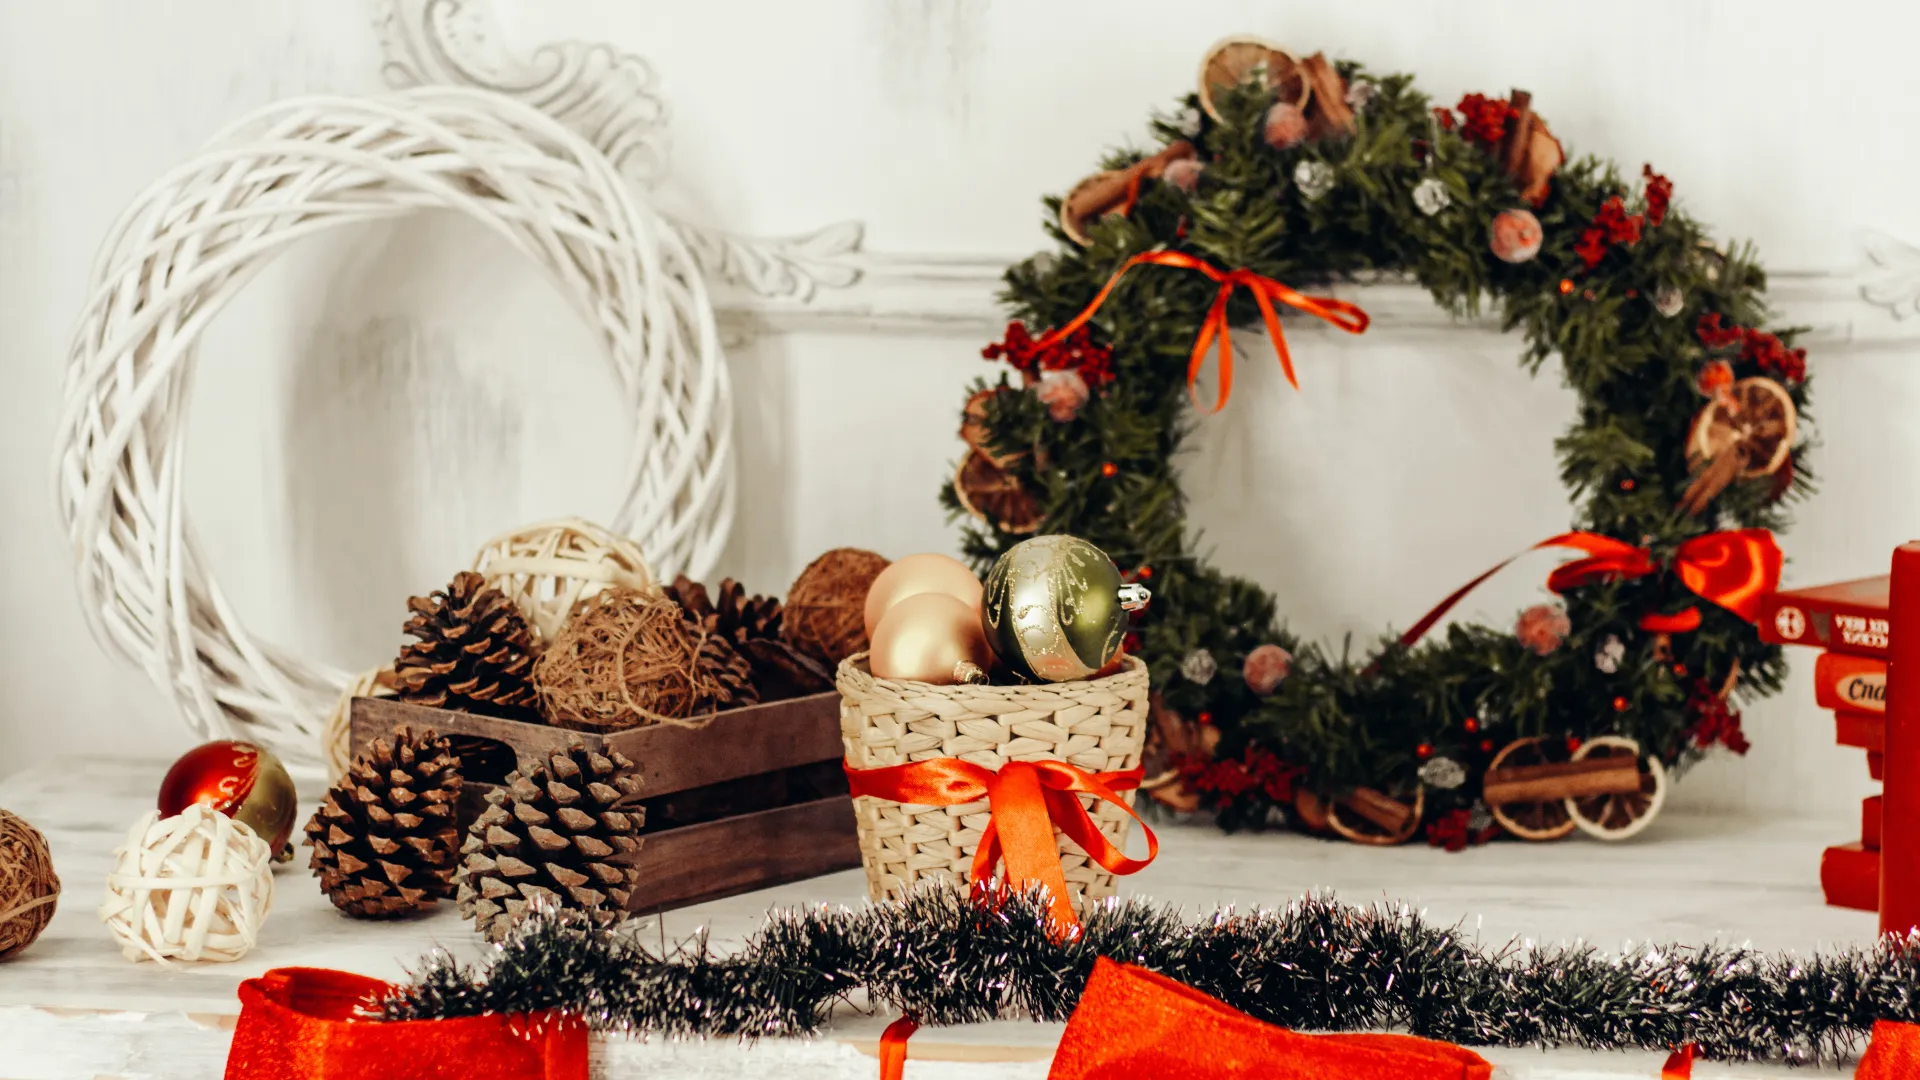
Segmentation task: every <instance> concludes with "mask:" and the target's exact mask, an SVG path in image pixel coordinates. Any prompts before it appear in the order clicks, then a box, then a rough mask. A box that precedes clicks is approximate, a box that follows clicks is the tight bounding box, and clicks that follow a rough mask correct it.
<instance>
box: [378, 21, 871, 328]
mask: <svg viewBox="0 0 1920 1080" xmlns="http://www.w3.org/2000/svg"><path fill="white" fill-rule="evenodd" d="M380 44H381V49H382V51H383V52H384V54H385V57H386V59H385V62H384V63H383V64H382V65H381V71H382V74H383V75H384V76H385V77H386V80H387V82H388V83H389V84H391V85H393V86H395V87H408V86H420V85H428V84H437V85H455V86H474V87H479V88H481V89H485V90H492V91H495V92H498V93H502V94H506V95H509V96H511V97H515V98H518V99H520V100H521V101H524V102H526V103H527V104H529V105H532V106H534V107H535V108H537V109H540V110H541V111H542V112H545V113H546V114H547V115H549V116H552V117H553V118H554V119H556V120H558V121H560V122H561V123H563V124H565V125H567V126H568V127H569V128H572V129H573V130H574V131H575V132H576V133H578V134H579V135H580V136H581V137H583V138H585V139H586V140H587V141H588V142H590V143H592V144H593V145H594V146H595V147H597V148H599V150H600V151H601V152H602V153H604V154H606V155H607V157H608V158H609V159H610V160H611V161H612V162H613V163H614V165H615V167H617V168H618V169H619V170H620V172H621V174H622V175H623V176H625V177H627V178H628V179H629V180H631V181H632V182H633V183H635V184H637V185H639V186H641V187H648V188H650V187H655V186H658V185H660V184H661V183H662V182H663V181H664V180H665V178H666V175H667V167H668V157H669V154H668V149H669V146H668V116H669V112H668V108H667V103H666V99H665V98H663V97H662V96H661V95H660V93H659V89H658V86H657V82H656V79H655V76H654V72H653V67H652V65H650V64H648V63H647V62H646V60H644V59H642V58H641V57H639V56H635V55H633V54H632V53H626V52H621V51H619V50H618V49H615V48H614V47H613V46H611V45H608V44H605V43H595V42H585V41H562V42H555V43H551V44H547V45H542V46H540V47H539V48H536V49H534V50H533V51H532V52H531V53H530V54H528V55H526V56H521V55H520V54H518V53H517V52H516V51H515V50H514V49H513V48H512V47H510V46H509V45H508V44H507V43H506V42H505V41H503V40H502V35H501V33H500V29H499V25H498V22H497V21H496V20H495V19H494V17H493V12H492V9H491V7H490V6H489V5H488V4H487V3H485V2H483V0H382V9H381V17H380ZM674 225H675V228H676V229H677V230H678V231H679V232H680V234H681V236H682V237H683V238H684V239H685V240H686V242H687V246H688V247H689V248H691V249H692V250H693V252H694V256H695V258H696V259H697V260H698V261H699V263H700V267H701V269H702V270H704V271H706V273H707V274H708V275H709V276H710V277H711V278H713V279H714V280H716V281H724V282H727V283H730V284H732V285H734V286H737V287H740V288H742V289H745V290H746V291H747V292H749V293H751V294H752V295H755V296H760V297H766V298H769V299H792V300H800V301H806V300H809V299H811V298H812V297H813V296H814V295H815V294H816V293H817V291H818V290H820V289H822V288H828V289H839V288H845V287H847V286H849V285H851V284H853V283H854V282H855V281H857V280H859V276H860V271H859V268H858V267H857V266H856V265H854V264H853V263H852V262H851V261H850V260H849V259H848V258H847V257H848V256H849V255H851V254H852V253H854V252H856V251H858V250H859V248H860V241H861V237H862V234H863V231H864V226H862V225H861V223H860V222H857V221H843V222H839V223H837V224H834V225H829V226H827V227H825V228H822V229H816V230H814V231H812V232H809V233H805V234H802V235H800V236H790V237H743V236H735V235H733V234H731V233H727V232H724V231H721V230H719V229H714V228H711V227H708V226H705V225H700V224H696V223H693V222H688V221H685V220H678V219H676V220H675V222H674Z"/></svg>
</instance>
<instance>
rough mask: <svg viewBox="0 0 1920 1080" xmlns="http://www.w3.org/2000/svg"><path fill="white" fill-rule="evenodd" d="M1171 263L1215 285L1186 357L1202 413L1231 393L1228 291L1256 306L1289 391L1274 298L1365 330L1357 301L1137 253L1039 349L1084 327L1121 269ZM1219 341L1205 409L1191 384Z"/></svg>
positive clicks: (1186, 258)
mask: <svg viewBox="0 0 1920 1080" xmlns="http://www.w3.org/2000/svg"><path fill="white" fill-rule="evenodd" d="M1147 265H1152V266H1171V267H1174V268H1176V269H1180V270H1192V271H1195V272H1197V273H1201V274H1204V275H1206V276H1207V278H1208V280H1210V281H1213V282H1214V283H1216V284H1218V285H1219V286H1220V288H1219V290H1218V291H1217V292H1215V293H1214V294H1213V303H1212V305H1211V306H1210V307H1208V309H1207V316H1206V318H1205V320H1203V321H1202V322H1201V324H1200V333H1199V335H1198V336H1196V337H1195V338H1194V341H1193V353H1192V355H1191V356H1189V357H1188V360H1187V395H1188V396H1189V397H1190V398H1192V399H1193V406H1194V408H1196V409H1201V410H1202V411H1204V412H1209V413H1216V412H1219V411H1220V410H1221V409H1224V408H1226V406H1227V398H1228V397H1229V396H1231V395H1232V393H1233V344H1232V341H1231V340H1230V331H1231V325H1230V323H1229V320H1228V318H1227V302H1228V301H1229V300H1231V299H1232V298H1233V291H1234V290H1235V289H1238V288H1243V287H1244V288H1246V289H1247V290H1248V291H1250V292H1252V293H1253V302H1254V304H1256V305H1257V306H1258V307H1259V308H1260V319H1261V321H1262V322H1264V323H1265V324H1266V327H1267V336H1268V337H1271V338H1272V339H1273V352H1274V355H1275V356H1277V357H1278V358H1279V359H1280V370H1281V371H1282V372H1285V373H1286V376H1287V382H1288V383H1289V384H1291V385H1292V386H1293V388H1294V389H1295V390H1298V389H1300V380H1299V379H1298V378H1297V377H1296V376H1295V375H1294V371H1293V354H1292V353H1290V352H1289V351H1288V350H1287V338H1286V335H1285V334H1283V333H1281V331H1280V315H1279V312H1278V311H1277V310H1276V309H1275V307H1274V304H1275V303H1276V302H1278V303H1282V304H1285V305H1287V306H1288V307H1291V308H1294V309H1296V310H1299V311H1304V312H1306V313H1307V314H1309V315H1312V316H1315V317H1317V318H1321V319H1325V320H1326V321H1327V322H1330V323H1332V324H1333V325H1335V326H1337V327H1339V328H1340V329H1342V330H1345V331H1346V332H1348V333H1349V334H1360V333H1365V332H1366V329H1367V325H1368V323H1369V322H1370V320H1369V318H1368V316H1367V313H1366V312H1365V311H1363V310H1361V308H1360V307H1359V305H1357V304H1350V303H1348V302H1347V301H1345V300H1336V299H1334V298H1333V297H1331V296H1307V295H1305V294H1303V293H1300V292H1298V291H1296V290H1294V289H1293V288H1291V287H1289V286H1287V285H1283V284H1281V283H1280V282H1278V281H1275V280H1273V279H1272V278H1270V277H1263V276H1261V275H1259V274H1256V273H1254V272H1253V271H1251V270H1249V269H1247V268H1246V267H1244V266H1243V267H1240V268H1238V269H1235V270H1222V269H1220V268H1219V267H1217V266H1214V265H1213V264H1212V263H1210V262H1207V261H1206V260H1205V259H1200V258H1196V257H1195V256H1192V255H1188V254H1186V253H1185V252H1180V251H1143V252H1141V253H1140V254H1138V255H1135V256H1133V257H1132V258H1130V259H1128V260H1127V261H1126V262H1124V263H1121V264H1120V269H1118V270H1115V271H1114V272H1113V276H1112V277H1110V278H1108V279H1107V283H1106V284H1105V285H1103V286H1101V289H1100V292H1099V293H1098V294H1096V295H1095V296H1094V298H1093V302H1092V303H1090V304H1088V305H1087V306H1086V307H1085V308H1083V309H1082V310H1081V312H1080V314H1078V315H1076V316H1074V317H1073V320H1072V321H1071V322H1068V323H1067V324H1066V325H1065V326H1060V327H1056V328H1055V329H1052V330H1049V331H1047V332H1046V333H1045V334H1042V335H1041V336H1040V340H1039V342H1038V345H1039V347H1041V348H1045V347H1047V346H1049V345H1053V344H1055V343H1057V342H1059V341H1060V340H1061V339H1063V338H1065V337H1066V336H1067V335H1068V334H1071V333H1073V332H1074V331H1075V330H1078V329H1080V328H1081V327H1082V326H1085V325H1086V324H1087V323H1088V322H1089V321H1090V320H1091V319H1092V318H1093V316H1094V314H1095V313H1097V312H1098V311H1099V310H1100V307H1101V305H1103V304H1105V303H1106V302H1107V297H1108V296H1110V295H1112V293H1113V290H1114V288H1115V287H1116V286H1118V285H1119V284H1120V279H1121V278H1123V277H1125V276H1126V273H1127V271H1129V270H1131V269H1133V268H1134V267H1136V266H1147ZM1216 340H1217V341H1218V342H1219V344H1220V390H1219V393H1218V395H1217V399H1216V400H1215V401H1214V405H1213V408H1211V409H1207V408H1205V407H1204V406H1202V405H1201V404H1200V400H1199V396H1198V391H1197V390H1196V389H1195V387H1196V386H1197V385H1198V383H1199V381H1200V372H1201V371H1202V369H1204V368H1205V367H1206V364H1207V350H1208V349H1209V348H1211V347H1212V346H1213V344H1214V342H1215V341H1216Z"/></svg>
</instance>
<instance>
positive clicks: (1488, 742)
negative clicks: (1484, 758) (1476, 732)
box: [1480, 739, 1493, 754]
mask: <svg viewBox="0 0 1920 1080" xmlns="http://www.w3.org/2000/svg"><path fill="white" fill-rule="evenodd" d="M1480 752H1481V753H1483V754H1491V753H1493V740H1492V739H1481V740H1480Z"/></svg>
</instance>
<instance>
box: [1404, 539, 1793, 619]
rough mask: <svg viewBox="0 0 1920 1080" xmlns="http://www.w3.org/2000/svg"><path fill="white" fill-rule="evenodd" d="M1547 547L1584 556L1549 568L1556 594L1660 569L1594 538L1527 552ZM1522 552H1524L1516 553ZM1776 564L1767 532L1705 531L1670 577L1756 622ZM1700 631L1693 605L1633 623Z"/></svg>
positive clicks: (1647, 556) (1617, 544)
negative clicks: (1581, 552)
mask: <svg viewBox="0 0 1920 1080" xmlns="http://www.w3.org/2000/svg"><path fill="white" fill-rule="evenodd" d="M1550 547H1560V548H1573V549H1574V550H1576V551H1583V552H1586V557H1585V558H1581V559H1575V560H1573V561H1572V562H1568V563H1564V564H1562V565H1560V566H1558V567H1555V568H1554V571H1553V573H1551V574H1549V575H1547V588H1549V589H1552V590H1553V591H1554V592H1557V593H1564V592H1566V591H1567V590H1568V589H1572V588H1576V587H1578V586H1581V585H1588V584H1591V583H1593V582H1595V581H1603V580H1606V579H1608V578H1613V579H1617V580H1622V581H1627V580H1632V579H1633V578H1641V577H1646V576H1647V575H1648V574H1652V573H1654V572H1656V571H1658V570H1659V569H1660V564H1659V563H1658V562H1657V561H1655V560H1654V557H1653V552H1651V551H1649V550H1647V549H1646V548H1643V547H1635V546H1633V545H1632V544H1629V543H1627V542H1626V541H1624V540H1615V539H1614V538H1613V537H1611V536H1602V535H1600V534H1599V533H1590V532H1569V533H1561V534H1560V535H1559V536H1552V537H1548V538H1547V539H1545V540H1542V541H1540V542H1539V543H1537V544H1535V545H1533V546H1532V547H1530V548H1528V549H1527V551H1539V550H1540V549H1541V548H1550ZM1526 553H1527V552H1526V551H1523V552H1521V553H1520V555H1524V554H1526ZM1520 555H1514V556H1512V557H1511V558H1508V559H1504V560H1502V561H1501V562H1500V563H1499V564H1498V565H1496V566H1495V567H1494V568H1493V569H1491V570H1488V571H1487V572H1486V573H1484V574H1481V575H1480V576H1479V577H1477V578H1474V579H1473V580H1472V581H1469V582H1467V583H1466V584H1465V585H1462V586H1460V587H1459V588H1458V589H1455V590H1454V591H1453V593H1452V595H1450V596H1448V597H1447V598H1446V599H1445V600H1442V601H1440V603H1439V604H1438V605H1437V606H1435V607H1434V609H1433V610H1432V611H1429V612H1427V613H1426V614H1425V615H1422V616H1421V617H1420V621H1419V622H1416V623H1414V624H1413V625H1412V626H1411V627H1409V628H1408V629H1407V632H1406V633H1404V634H1401V635H1400V644H1402V645H1412V644H1413V643H1414V642H1416V641H1419V640H1420V638H1421V637H1423V636H1424V635H1425V634H1426V632H1427V631H1428V630H1431V629H1433V625H1434V624H1435V623H1437V622H1439V621H1440V620H1441V618H1443V617H1444V616H1445V615H1446V613H1447V612H1449V611H1451V610H1453V606H1454V605H1455V604H1457V603H1459V602H1460V601H1461V599H1462V598H1464V597H1465V596H1466V595H1467V594H1468V593H1470V592H1472V591H1473V590H1474V589H1476V588H1478V587H1479V586H1480V583H1481V582H1484V581H1486V580H1487V579H1488V578H1490V577H1492V576H1493V575H1495V574H1497V573H1499V572H1500V571H1502V570H1504V569H1506V567H1507V564H1508V563H1511V562H1513V560H1514V559H1517V558H1519V557H1520ZM1780 563H1781V555H1780V546H1779V545H1778V544H1776V543H1774V542H1773V534H1772V533H1770V532H1768V531H1767V530H1765V529H1741V530H1739V531H1738V532H1714V533H1707V534H1705V535H1704V536H1696V537H1694V538H1693V539H1691V540H1688V541H1686V542H1685V543H1683V544H1681V545H1680V548H1679V550H1678V551H1676V552H1675V553H1674V556H1673V572H1674V573H1675V574H1676V575H1678V576H1679V578H1680V583H1681V584H1682V585H1685V586H1686V587H1687V588H1688V589H1689V590H1691V591H1692V592H1693V593H1694V594H1695V595H1696V596H1698V597H1700V598H1701V599H1702V600H1706V601H1709V602H1711V603H1714V604H1717V605H1719V606H1720V607H1723V608H1726V609H1727V610H1728V611H1731V612H1733V613H1734V614H1735V615H1738V616H1740V617H1741V618H1743V619H1745V620H1747V621H1748V622H1757V621H1759V619H1760V599H1761V598H1762V597H1764V596H1766V595H1767V594H1768V593H1770V592H1773V591H1774V590H1775V589H1776V588H1778V587H1779V584H1780ZM1699 625H1700V609H1699V608H1696V607H1689V608H1687V609H1686V610H1684V611H1679V612H1675V613H1673V614H1671V615H1667V614H1661V613H1659V612H1648V613H1647V614H1645V615H1642V616H1641V617H1640V628H1641V629H1642V630H1650V631H1655V632H1661V631H1664V632H1667V633H1684V632H1686V631H1688V630H1693V629H1696V628H1698V627H1699Z"/></svg>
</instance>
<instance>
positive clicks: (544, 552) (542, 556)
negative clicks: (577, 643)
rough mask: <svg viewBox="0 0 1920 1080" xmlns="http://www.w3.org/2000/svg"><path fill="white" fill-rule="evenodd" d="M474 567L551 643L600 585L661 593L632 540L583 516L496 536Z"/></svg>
mask: <svg viewBox="0 0 1920 1080" xmlns="http://www.w3.org/2000/svg"><path fill="white" fill-rule="evenodd" d="M473 568H474V569H475V570H478V571H479V572H480V573H481V575H482V576H484V577H485V578H486V579H487V584H489V585H491V586H493V587H494V588H496V589H499V590H500V591H501V592H503V593H505V594H507V596H508V597H509V598H511V599H512V600H514V601H515V602H517V603H518V604H519V605H520V610H521V611H522V612H523V613H524V614H525V615H526V617H527V621H528V622H529V623H531V624H533V632H534V633H535V634H536V635H538V636H539V638H540V640H542V641H552V640H553V639H554V638H555V637H556V636H557V635H558V634H559V633H560V628H561V627H562V626H564V625H566V622H567V616H568V613H570V612H571V611H573V606H574V605H575V604H577V603H579V602H580V601H582V600H584V599H586V598H587V597H589V596H592V595H594V594H595V593H598V592H599V591H600V590H602V589H607V588H621V589H632V590H634V591H636V592H642V593H647V594H649V595H652V596H658V595H660V585H659V583H658V582H656V581H654V579H653V573H652V571H650V570H648V569H647V561H646V559H645V558H644V557H643V556H642V555H641V554H640V548H639V547H638V546H637V545H635V544H634V542H633V541H631V540H629V539H627V538H626V537H624V536H621V535H619V534H618V533H614V532H611V531H609V530H607V529H603V528H601V527H600V526H598V525H595V524H593V523H592V522H590V521H581V520H580V519H579V518H564V519H562V520H559V521H543V522H541V523H540V524H538V525H529V526H527V527H526V528H524V529H517V530H515V531H513V532H510V533H507V534H506V535H505V536H497V537H494V538H493V539H492V540H489V541H487V544H486V546H485V547H483V548H481V549H480V554H478V555H476V556H474V559H473Z"/></svg>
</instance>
